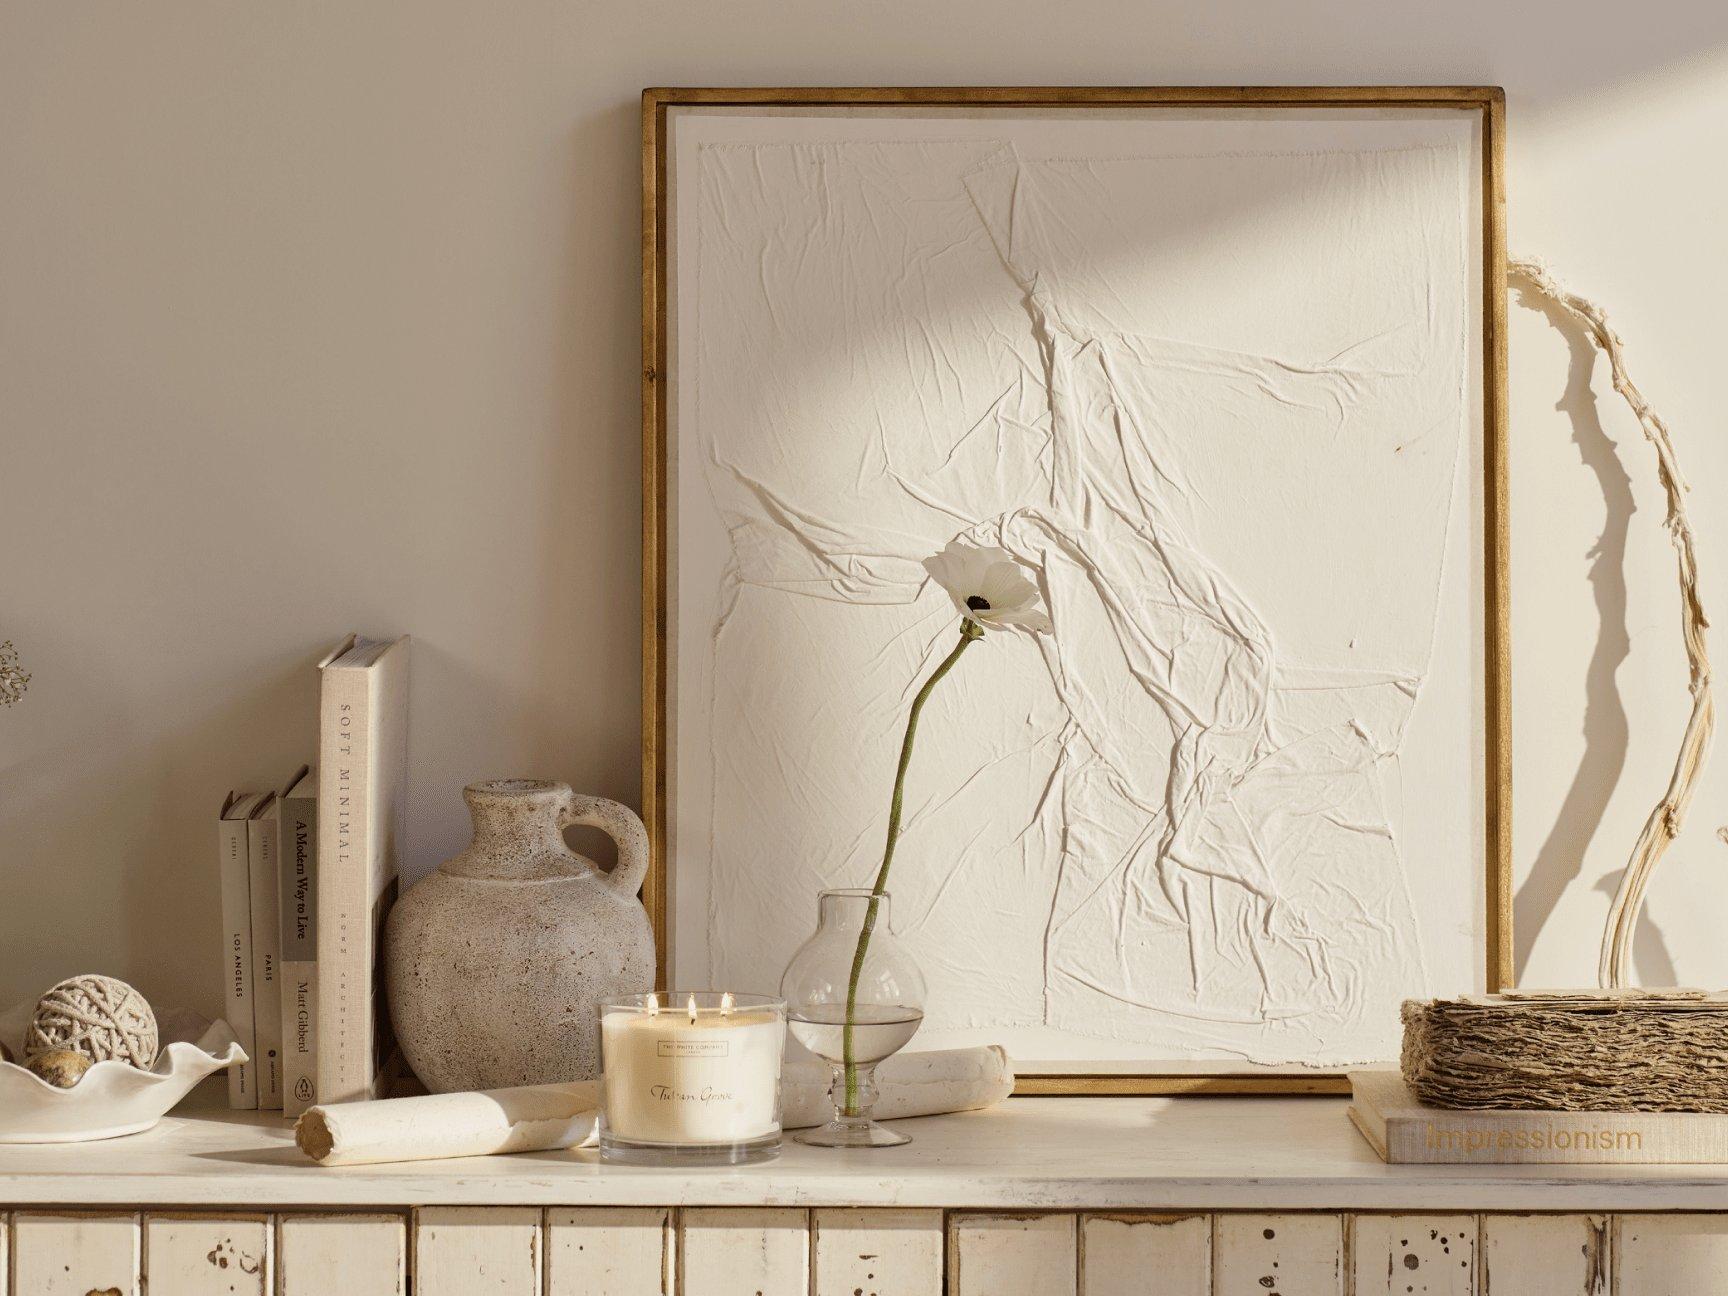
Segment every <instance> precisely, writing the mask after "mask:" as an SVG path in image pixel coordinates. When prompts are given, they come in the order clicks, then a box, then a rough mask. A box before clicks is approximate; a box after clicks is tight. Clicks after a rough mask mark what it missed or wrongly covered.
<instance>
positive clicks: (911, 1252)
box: [810, 1209, 943, 1296]
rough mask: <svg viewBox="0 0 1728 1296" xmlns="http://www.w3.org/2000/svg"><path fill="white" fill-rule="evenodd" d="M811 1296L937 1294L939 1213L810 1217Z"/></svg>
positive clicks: (939, 1287)
mask: <svg viewBox="0 0 1728 1296" xmlns="http://www.w3.org/2000/svg"><path fill="white" fill-rule="evenodd" d="M810 1234H811V1243H812V1249H813V1251H814V1259H813V1260H812V1264H813V1266H814V1272H813V1274H812V1282H811V1291H812V1293H813V1294H814V1296H860V1294H862V1296H925V1294H926V1293H931V1292H940V1291H941V1290H942V1239H943V1227H942V1212H941V1211H939V1210H887V1209H878V1210H818V1211H812V1212H811V1223H810Z"/></svg>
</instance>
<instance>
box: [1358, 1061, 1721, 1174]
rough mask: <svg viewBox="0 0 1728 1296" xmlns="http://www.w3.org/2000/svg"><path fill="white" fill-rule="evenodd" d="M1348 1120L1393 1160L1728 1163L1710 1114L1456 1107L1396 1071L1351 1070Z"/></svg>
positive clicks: (1715, 1119)
mask: <svg viewBox="0 0 1728 1296" xmlns="http://www.w3.org/2000/svg"><path fill="white" fill-rule="evenodd" d="M1350 1087H1351V1090H1352V1092H1353V1095H1354V1096H1353V1098H1352V1100H1351V1103H1350V1120H1351V1122H1352V1123H1353V1124H1354V1125H1355V1126H1356V1128H1357V1129H1358V1130H1359V1131H1361V1134H1362V1137H1363V1138H1365V1139H1367V1140H1368V1144H1369V1146H1371V1147H1372V1148H1373V1149H1374V1151H1375V1152H1377V1153H1379V1155H1380V1159H1381V1160H1382V1161H1386V1162H1388V1163H1391V1164H1394V1165H1707V1164H1715V1163H1718V1162H1728V1116H1722V1115H1717V1114H1715V1113H1711V1112H1588V1111H1522V1110H1520V1111H1514V1110H1509V1109H1501V1110H1459V1109H1454V1108H1449V1107H1429V1106H1426V1105H1425V1104H1423V1103H1420V1102H1418V1101H1417V1100H1416V1098H1415V1097H1414V1096H1413V1095H1412V1094H1411V1092H1410V1090H1409V1088H1408V1087H1407V1086H1406V1085H1405V1083H1404V1077H1403V1076H1402V1075H1400V1074H1399V1073H1398V1072H1397V1071H1352V1072H1351V1073H1350Z"/></svg>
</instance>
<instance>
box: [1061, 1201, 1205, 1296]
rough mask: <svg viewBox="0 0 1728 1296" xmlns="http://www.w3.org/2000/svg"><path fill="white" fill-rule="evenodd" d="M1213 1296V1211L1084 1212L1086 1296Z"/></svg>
mask: <svg viewBox="0 0 1728 1296" xmlns="http://www.w3.org/2000/svg"><path fill="white" fill-rule="evenodd" d="M1150 1275H1156V1279H1157V1287H1156V1290H1157V1292H1158V1296H1209V1294H1210V1293H1211V1291H1212V1219H1211V1217H1210V1216H1207V1215H1082V1216H1081V1217H1080V1296H1145V1293H1146V1291H1147V1281H1148V1277H1149V1276H1150Z"/></svg>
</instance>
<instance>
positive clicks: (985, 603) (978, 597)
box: [966, 594, 990, 612]
mask: <svg viewBox="0 0 1728 1296" xmlns="http://www.w3.org/2000/svg"><path fill="white" fill-rule="evenodd" d="M966 606H967V607H969V608H971V609H972V610H973V611H974V612H988V611H989V610H990V600H989V599H987V598H985V597H984V596H983V595H982V594H968V595H967V596H966Z"/></svg>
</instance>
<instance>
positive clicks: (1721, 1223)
mask: <svg viewBox="0 0 1728 1296" xmlns="http://www.w3.org/2000/svg"><path fill="white" fill-rule="evenodd" d="M1613 1254H1614V1291H1615V1293H1616V1296H1681V1294H1682V1293H1685V1294H1686V1296H1691V1294H1692V1293H1699V1294H1700V1296H1702V1293H1705V1292H1719V1291H1722V1290H1723V1289H1724V1287H1725V1286H1728V1216H1725V1215H1618V1216H1616V1217H1615V1219H1614V1245H1613Z"/></svg>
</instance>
